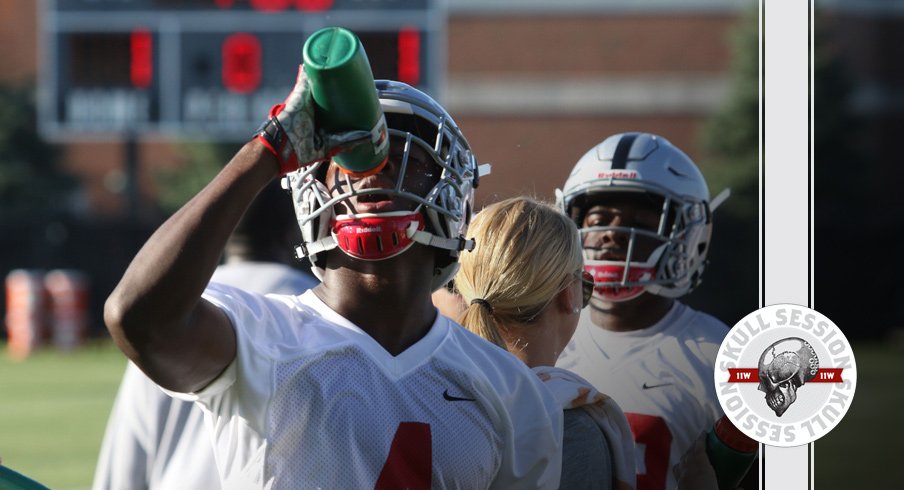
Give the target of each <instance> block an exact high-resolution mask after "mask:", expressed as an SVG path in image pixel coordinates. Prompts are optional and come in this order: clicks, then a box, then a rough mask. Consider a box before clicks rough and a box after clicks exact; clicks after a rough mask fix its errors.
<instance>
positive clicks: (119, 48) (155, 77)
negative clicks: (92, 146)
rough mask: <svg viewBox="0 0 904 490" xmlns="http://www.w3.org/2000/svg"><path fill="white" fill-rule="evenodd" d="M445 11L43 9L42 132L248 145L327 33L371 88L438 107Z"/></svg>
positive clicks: (218, 4)
mask: <svg viewBox="0 0 904 490" xmlns="http://www.w3.org/2000/svg"><path fill="white" fill-rule="evenodd" d="M440 1H442V0H43V3H42V6H41V8H42V15H41V17H40V18H41V24H42V25H41V29H40V32H41V39H40V41H41V42H40V46H41V66H40V70H39V73H40V75H39V124H40V129H41V131H42V133H43V134H44V135H45V136H46V137H48V138H50V139H54V140H60V139H72V138H82V137H101V138H103V137H104V136H119V135H122V134H130V135H136V134H161V135H165V136H191V137H196V138H205V139H210V140H217V141H241V140H245V139H247V138H248V137H249V135H250V134H251V133H252V132H253V131H254V129H255V128H256V127H257V126H258V124H260V122H261V121H263V120H264V118H265V117H266V115H267V112H268V110H269V109H270V107H271V106H272V105H273V104H276V103H279V102H281V101H282V100H283V99H285V97H286V95H288V93H289V91H290V90H291V88H292V85H293V84H294V82H295V76H296V74H297V71H298V65H299V64H300V63H301V61H302V46H303V45H304V42H305V40H306V39H307V37H308V36H309V35H311V34H313V33H314V32H315V31H316V30H318V29H320V28H323V27H327V26H342V27H346V28H348V29H351V30H352V31H353V32H355V34H357V35H358V37H359V38H360V39H361V42H362V44H363V45H364V49H365V51H366V52H367V56H368V59H369V60H370V63H371V68H372V69H373V73H374V77H375V78H378V79H379V78H388V79H393V80H400V81H403V82H406V83H408V84H410V85H413V86H416V87H418V88H419V89H421V90H423V91H425V92H427V93H430V94H431V95H433V96H434V97H437V98H439V97H440V94H439V93H438V92H439V91H440V90H441V87H440V82H441V80H442V78H443V76H444V70H445V65H444V64H445V61H444V60H445V55H444V52H443V46H444V45H443V42H444V38H445V31H444V30H445V22H446V18H445V13H444V11H443V9H442V8H441V6H440V5H439V2H440Z"/></svg>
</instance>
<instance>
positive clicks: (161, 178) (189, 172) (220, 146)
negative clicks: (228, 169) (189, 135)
mask: <svg viewBox="0 0 904 490" xmlns="http://www.w3.org/2000/svg"><path fill="white" fill-rule="evenodd" d="M179 149H180V151H181V152H182V154H183V155H184V156H185V164H184V165H182V166H180V167H178V168H172V169H170V168H163V169H161V170H157V171H156V172H155V174H154V178H155V181H156V184H157V189H158V191H157V204H158V206H159V207H160V209H161V210H162V211H163V212H164V213H165V214H166V215H167V216H169V215H170V214H172V213H174V212H176V210H178V209H179V208H180V207H182V205H183V204H185V203H186V202H188V200H189V199H191V198H192V197H193V196H194V195H195V194H197V193H198V192H199V191H200V190H201V189H202V188H203V187H204V186H205V185H207V183H208V182H210V181H211V180H212V179H213V177H214V176H215V175H216V174H217V173H218V172H219V171H220V170H221V169H222V168H223V166H224V165H225V164H226V162H228V161H229V159H230V158H232V156H233V155H235V153H236V152H237V151H238V149H239V145H238V144H227V143H205V142H202V143H197V142H193V143H183V144H181V145H179Z"/></svg>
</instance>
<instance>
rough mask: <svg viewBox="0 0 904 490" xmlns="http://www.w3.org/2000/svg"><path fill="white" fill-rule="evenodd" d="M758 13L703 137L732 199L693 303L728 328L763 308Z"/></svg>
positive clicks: (714, 185) (716, 180)
mask: <svg viewBox="0 0 904 490" xmlns="http://www.w3.org/2000/svg"><path fill="white" fill-rule="evenodd" d="M758 22H759V13H758V11H757V10H756V9H753V10H751V11H748V12H746V13H745V14H744V15H743V16H742V17H741V19H740V21H739V24H738V27H737V29H736V30H735V31H734V32H733V33H732V38H731V44H732V51H733V56H732V66H731V78H732V85H731V88H730V91H729V95H728V98H727V99H726V101H725V104H724V105H723V106H722V108H721V109H719V110H718V111H717V112H716V113H714V114H713V115H712V116H711V117H710V118H709V119H708V120H707V122H706V123H705V125H704V128H703V131H702V133H701V135H700V137H701V139H702V142H703V144H702V147H703V148H704V152H705V157H704V162H702V165H701V167H702V168H703V169H704V171H705V173H706V179H707V182H708V183H709V188H710V192H711V193H712V195H713V197H715V195H717V194H718V193H719V192H721V191H722V189H725V188H730V189H731V197H730V198H729V199H728V200H727V201H725V202H724V203H723V204H722V205H721V206H720V207H719V208H718V210H717V211H716V212H715V216H714V223H713V240H712V242H713V245H712V247H713V248H712V250H711V251H710V253H709V261H710V264H709V266H708V267H707V270H706V274H704V276H703V277H704V280H703V285H702V286H701V288H700V291H699V293H700V294H697V293H694V294H692V295H691V296H690V297H689V298H688V303H690V304H692V305H693V306H698V307H700V308H701V309H704V310H706V311H709V312H711V313H712V314H714V315H715V316H717V317H718V318H720V319H721V320H723V321H725V322H726V323H728V324H729V325H733V324H735V323H736V322H737V321H738V320H740V319H741V318H742V317H743V316H744V315H746V314H747V313H749V312H751V311H753V310H755V309H757V308H758V307H759V302H758V298H757V295H758V285H759V276H758V272H757V269H758V257H757V250H758V248H757V240H758V239H757V234H758V224H757V220H758V216H759V212H758V206H759V201H758V180H757V176H758V172H759V48H758V44H759V25H758Z"/></svg>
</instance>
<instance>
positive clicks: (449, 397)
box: [443, 390, 477, 402]
mask: <svg viewBox="0 0 904 490" xmlns="http://www.w3.org/2000/svg"><path fill="white" fill-rule="evenodd" d="M443 398H445V399H446V400H449V401H450V402H476V401H477V399H476V398H464V397H460V396H452V395H450V394H449V390H446V391H444V392H443Z"/></svg>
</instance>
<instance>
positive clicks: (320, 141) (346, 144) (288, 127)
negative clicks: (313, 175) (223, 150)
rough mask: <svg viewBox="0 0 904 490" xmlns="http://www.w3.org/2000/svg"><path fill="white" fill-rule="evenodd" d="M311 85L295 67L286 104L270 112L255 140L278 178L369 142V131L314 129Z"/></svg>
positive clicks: (300, 66)
mask: <svg viewBox="0 0 904 490" xmlns="http://www.w3.org/2000/svg"><path fill="white" fill-rule="evenodd" d="M314 109H315V102H314V97H313V95H312V94H311V83H310V82H309V81H308V76H307V74H305V72H304V67H303V66H302V65H299V66H298V78H297V79H296V81H295V87H294V88H293V89H292V92H291V93H289V96H288V97H286V101H285V102H283V103H282V104H277V105H275V106H273V108H272V109H270V114H269V117H268V118H267V120H266V121H264V123H263V124H262V125H261V127H260V128H259V129H258V131H257V134H256V137H257V138H258V139H259V140H260V141H261V142H262V143H263V144H264V146H266V147H267V149H269V150H270V151H271V152H272V153H273V154H274V155H276V159H277V160H278V161H279V168H280V172H279V173H280V175H284V174H287V173H289V172H294V171H295V170H298V168H300V167H304V166H307V165H311V164H313V163H317V162H322V161H326V160H329V159H330V158H332V157H333V155H336V154H337V153H341V152H344V151H348V150H351V149H352V148H354V147H355V146H357V145H359V144H362V143H366V142H369V141H370V140H371V134H370V131H363V130H356V131H345V132H339V133H326V132H324V131H323V130H321V129H318V128H317V126H316V120H315V117H314Z"/></svg>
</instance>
